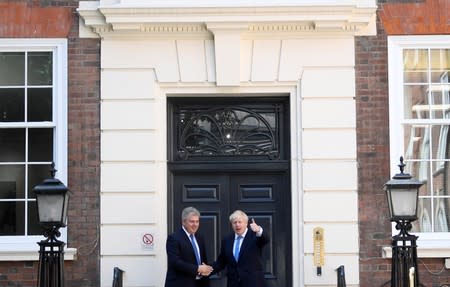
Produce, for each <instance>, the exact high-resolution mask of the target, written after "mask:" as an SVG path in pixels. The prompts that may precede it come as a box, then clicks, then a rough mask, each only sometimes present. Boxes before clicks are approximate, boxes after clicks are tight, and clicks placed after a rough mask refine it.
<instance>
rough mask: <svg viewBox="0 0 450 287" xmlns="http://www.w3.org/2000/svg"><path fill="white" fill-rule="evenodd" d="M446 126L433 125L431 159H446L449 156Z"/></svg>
mask: <svg viewBox="0 0 450 287" xmlns="http://www.w3.org/2000/svg"><path fill="white" fill-rule="evenodd" d="M448 128H449V126H448V125H433V127H432V130H431V131H432V132H431V135H432V142H433V147H432V159H446V158H447V157H448V156H449V151H450V150H449V143H448V139H449V138H448V137H449V132H448Z"/></svg>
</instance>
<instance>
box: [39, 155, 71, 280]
mask: <svg viewBox="0 0 450 287" xmlns="http://www.w3.org/2000/svg"><path fill="white" fill-rule="evenodd" d="M55 173H56V170H55V164H54V163H52V169H51V170H50V174H51V178H49V179H45V180H44V181H43V182H42V183H41V184H39V185H36V186H35V187H34V188H33V191H34V193H35V194H36V201H37V208H38V216H39V223H40V224H41V226H42V228H43V230H44V236H45V237H47V239H45V240H42V241H40V242H38V244H39V246H40V248H39V274H38V287H63V286H64V245H65V244H64V242H62V241H60V240H58V239H56V238H57V237H59V236H61V233H60V232H59V228H60V227H64V226H66V219H67V204H68V202H69V193H68V192H67V191H68V190H67V187H66V186H65V185H64V184H63V183H62V182H61V181H59V180H58V179H56V178H55Z"/></svg>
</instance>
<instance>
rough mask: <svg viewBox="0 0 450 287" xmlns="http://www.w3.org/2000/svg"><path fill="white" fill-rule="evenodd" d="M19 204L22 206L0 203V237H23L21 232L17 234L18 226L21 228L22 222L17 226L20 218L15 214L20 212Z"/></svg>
mask: <svg viewBox="0 0 450 287" xmlns="http://www.w3.org/2000/svg"><path fill="white" fill-rule="evenodd" d="M21 204H22V205H23V202H0V236H2V235H10V236H11V235H24V234H23V232H22V234H19V230H18V226H23V225H24V224H23V223H24V222H23V221H22V222H20V224H17V222H18V221H20V218H21V216H20V215H18V214H17V213H18V212H20V207H19V205H21ZM22 218H23V216H22ZM22 228H23V227H22Z"/></svg>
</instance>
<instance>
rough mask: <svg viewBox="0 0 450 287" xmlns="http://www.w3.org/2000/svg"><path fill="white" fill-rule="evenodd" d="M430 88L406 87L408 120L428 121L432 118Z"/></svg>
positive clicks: (405, 97) (406, 113) (406, 115)
mask: <svg viewBox="0 0 450 287" xmlns="http://www.w3.org/2000/svg"><path fill="white" fill-rule="evenodd" d="M427 91H428V86H427V85H418V86H405V87H404V107H405V118H406V119H426V118H429V117H430V112H429V111H430V106H429V104H430V103H429V101H428V93H427Z"/></svg>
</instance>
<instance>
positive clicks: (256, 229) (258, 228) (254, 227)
mask: <svg viewBox="0 0 450 287" xmlns="http://www.w3.org/2000/svg"><path fill="white" fill-rule="evenodd" d="M250 229H251V230H252V231H253V232H255V233H259V232H260V231H261V226H259V225H258V224H256V222H255V219H254V218H252V222H251V223H250Z"/></svg>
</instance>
